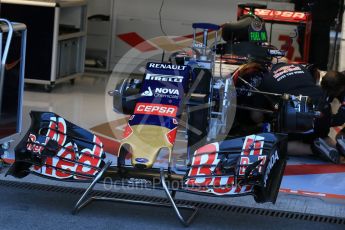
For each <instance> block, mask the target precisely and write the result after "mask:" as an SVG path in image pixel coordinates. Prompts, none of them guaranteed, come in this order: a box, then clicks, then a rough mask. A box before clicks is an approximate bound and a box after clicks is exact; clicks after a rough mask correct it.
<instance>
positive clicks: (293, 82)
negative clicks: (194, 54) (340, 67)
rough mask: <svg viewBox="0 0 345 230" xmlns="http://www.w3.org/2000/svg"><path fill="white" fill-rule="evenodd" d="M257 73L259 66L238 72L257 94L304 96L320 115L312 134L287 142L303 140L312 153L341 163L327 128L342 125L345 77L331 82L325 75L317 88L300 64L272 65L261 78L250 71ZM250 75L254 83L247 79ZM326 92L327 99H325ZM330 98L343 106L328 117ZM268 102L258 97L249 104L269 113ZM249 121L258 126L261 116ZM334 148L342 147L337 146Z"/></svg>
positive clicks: (330, 75)
mask: <svg viewBox="0 0 345 230" xmlns="http://www.w3.org/2000/svg"><path fill="white" fill-rule="evenodd" d="M258 70H260V68H259V64H250V65H249V68H246V67H244V68H243V69H242V70H241V73H240V75H241V76H243V77H244V78H246V80H247V82H249V83H251V84H252V85H253V83H254V85H253V86H254V87H255V88H256V89H258V90H260V91H264V92H270V93H276V94H290V95H295V96H299V95H303V96H309V97H310V98H311V99H312V103H313V104H314V106H315V108H317V110H319V111H321V112H322V116H321V117H320V118H316V119H315V120H314V128H313V130H310V131H309V132H305V133H298V132H296V133H291V134H290V133H289V137H290V138H289V139H290V140H299V141H300V140H303V141H304V142H305V143H306V144H307V145H309V146H310V145H311V146H312V150H314V151H313V152H314V153H317V154H320V155H321V156H322V157H323V158H326V159H328V160H330V161H332V162H334V163H338V162H339V160H340V155H339V151H338V150H337V149H336V148H335V147H336V146H335V145H331V144H330V141H329V140H328V138H327V137H328V134H329V131H330V127H333V126H338V125H342V124H344V123H345V75H340V74H337V78H334V77H333V73H332V72H328V73H327V75H326V76H325V77H324V78H323V81H322V87H320V86H318V85H317V84H316V80H315V78H316V76H314V75H313V74H312V73H311V72H310V71H309V70H308V69H307V68H306V67H305V66H303V65H300V64H288V63H277V64H273V65H272V67H271V68H270V70H269V71H266V72H264V73H263V74H262V75H261V76H260V75H258V74H253V71H258ZM249 75H251V76H253V78H255V79H250V78H248V76H249ZM246 76H247V77H246ZM339 76H341V77H339ZM325 92H326V94H327V97H325ZM333 98H338V99H339V100H341V102H344V105H343V106H342V107H341V108H340V110H339V112H338V114H336V115H331V106H330V102H331V100H333ZM343 100H344V101H343ZM271 102H272V101H270V100H268V99H267V96H263V95H260V94H259V95H255V96H254V97H251V103H252V104H253V105H255V106H256V107H259V108H265V109H270V108H269V106H270V105H269V104H272V103H271ZM251 118H252V120H253V121H254V122H258V123H259V122H263V120H264V115H263V114H262V113H259V112H252V113H251ZM344 133H345V132H344ZM343 140H344V141H343V142H342V143H343V145H344V146H343V148H341V149H345V135H344V138H343ZM337 147H341V146H340V144H338V146H337ZM338 149H339V148H338ZM340 152H342V151H340ZM343 152H345V151H343Z"/></svg>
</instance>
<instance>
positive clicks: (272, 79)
mask: <svg viewBox="0 0 345 230" xmlns="http://www.w3.org/2000/svg"><path fill="white" fill-rule="evenodd" d="M259 89H260V90H262V91H266V92H271V93H280V94H281V93H287V94H291V95H296V96H298V95H303V96H309V97H311V98H312V100H313V104H314V105H318V103H319V102H320V99H321V98H322V95H323V92H322V89H321V88H320V87H319V86H317V85H316V84H315V77H314V76H313V75H312V74H311V73H310V71H309V70H308V69H307V68H306V67H305V66H303V65H300V64H287V63H277V64H274V65H273V66H272V68H271V70H270V71H269V72H267V73H266V75H265V76H264V78H263V81H262V83H261V85H260V87H259Z"/></svg>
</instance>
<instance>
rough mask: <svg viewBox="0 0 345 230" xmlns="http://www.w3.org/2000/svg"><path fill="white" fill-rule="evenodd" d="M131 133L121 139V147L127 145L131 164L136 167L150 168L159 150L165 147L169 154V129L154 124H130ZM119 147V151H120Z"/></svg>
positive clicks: (171, 146)
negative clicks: (129, 150)
mask: <svg viewBox="0 0 345 230" xmlns="http://www.w3.org/2000/svg"><path fill="white" fill-rule="evenodd" d="M131 130H132V133H131V134H130V135H129V136H128V137H127V138H125V139H123V140H122V141H121V148H122V147H124V146H125V145H129V146H130V149H131V155H132V157H131V160H132V165H133V166H134V167H136V168H141V169H143V168H152V166H153V164H154V162H155V161H156V158H157V156H158V153H159V151H160V150H161V149H162V148H167V149H168V150H169V152H170V154H171V151H172V148H173V144H172V143H170V141H169V138H168V136H169V133H170V132H171V130H170V129H167V128H165V127H162V126H156V125H135V126H131ZM121 148H120V151H121Z"/></svg>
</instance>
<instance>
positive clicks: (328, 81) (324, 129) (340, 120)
mask: <svg viewBox="0 0 345 230" xmlns="http://www.w3.org/2000/svg"><path fill="white" fill-rule="evenodd" d="M321 87H322V89H323V90H324V91H325V92H326V96H327V97H326V101H327V104H326V106H325V108H324V111H323V112H324V116H323V117H322V118H320V120H319V121H318V122H319V123H320V124H319V125H318V127H319V129H320V131H319V133H320V137H322V135H328V133H329V127H337V126H343V125H344V124H345V73H344V72H337V71H328V72H327V73H326V75H325V76H324V77H323V78H322V81H321ZM334 99H337V100H338V101H339V103H340V107H339V109H338V112H337V113H336V114H332V109H331V108H330V106H328V105H329V104H330V103H332V102H333V100H334ZM344 137H345V128H342V129H341V131H340V132H339V133H338V134H337V136H336V140H337V147H338V150H340V152H341V153H342V154H344V153H345V151H343V149H344V147H345V145H344V144H343V143H342V142H343V139H344Z"/></svg>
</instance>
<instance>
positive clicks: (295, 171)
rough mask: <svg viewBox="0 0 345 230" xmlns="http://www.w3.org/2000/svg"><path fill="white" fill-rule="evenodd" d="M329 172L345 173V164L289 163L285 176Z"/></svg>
mask: <svg viewBox="0 0 345 230" xmlns="http://www.w3.org/2000/svg"><path fill="white" fill-rule="evenodd" d="M328 173H345V165H335V164H310V165H288V166H286V169H285V172H284V176H293V175H311V174H328Z"/></svg>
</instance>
